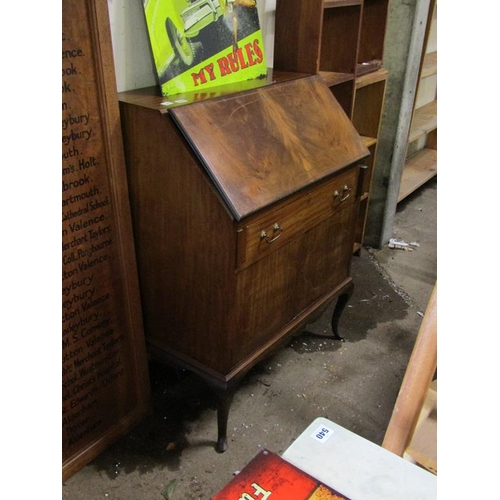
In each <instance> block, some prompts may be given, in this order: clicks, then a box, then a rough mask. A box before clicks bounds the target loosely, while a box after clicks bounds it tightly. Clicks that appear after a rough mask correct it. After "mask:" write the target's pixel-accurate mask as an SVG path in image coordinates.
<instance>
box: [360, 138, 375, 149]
mask: <svg viewBox="0 0 500 500" xmlns="http://www.w3.org/2000/svg"><path fill="white" fill-rule="evenodd" d="M361 139H363V143H364V145H365V146H366V147H367V148H369V147H370V146H373V145H374V144H377V138H376V137H367V136H362V137H361Z"/></svg>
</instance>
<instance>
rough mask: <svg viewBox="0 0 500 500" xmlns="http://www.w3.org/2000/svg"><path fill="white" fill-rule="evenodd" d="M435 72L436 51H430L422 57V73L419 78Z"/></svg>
mask: <svg viewBox="0 0 500 500" xmlns="http://www.w3.org/2000/svg"><path fill="white" fill-rule="evenodd" d="M436 73H437V51H436V52H430V53H429V54H426V55H425V57H424V63H423V65H422V74H421V75H420V78H427V77H428V76H431V75H435V74H436Z"/></svg>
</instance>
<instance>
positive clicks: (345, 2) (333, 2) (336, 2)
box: [324, 0, 363, 9]
mask: <svg viewBox="0 0 500 500" xmlns="http://www.w3.org/2000/svg"><path fill="white" fill-rule="evenodd" d="M362 3H363V2H362V0H325V3H324V7H325V9H332V8H333V9H334V8H336V7H349V6H351V5H361V4H362Z"/></svg>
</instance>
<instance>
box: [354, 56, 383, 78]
mask: <svg viewBox="0 0 500 500" xmlns="http://www.w3.org/2000/svg"><path fill="white" fill-rule="evenodd" d="M381 67H382V61H381V60H380V59H374V60H373V61H366V62H364V61H363V62H360V63H358V64H357V65H356V76H358V77H359V76H361V75H364V74H366V73H371V72H372V71H377V70H378V69H380V68H381Z"/></svg>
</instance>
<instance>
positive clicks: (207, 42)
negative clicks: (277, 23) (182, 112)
mask: <svg viewBox="0 0 500 500" xmlns="http://www.w3.org/2000/svg"><path fill="white" fill-rule="evenodd" d="M144 10H145V14H146V23H147V26H148V31H149V39H150V42H151V49H152V52H153V57H154V61H155V66H156V70H157V73H158V79H159V83H160V86H161V90H162V94H163V95H164V96H170V95H175V94H179V93H184V92H190V91H194V90H197V91H203V90H204V89H206V88H211V87H215V86H220V85H226V84H228V83H234V82H240V81H245V80H255V79H257V78H264V77H266V75H267V66H266V60H265V55H264V43H263V38H262V31H261V29H260V24H259V17H258V12H257V1H256V0H144Z"/></svg>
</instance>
